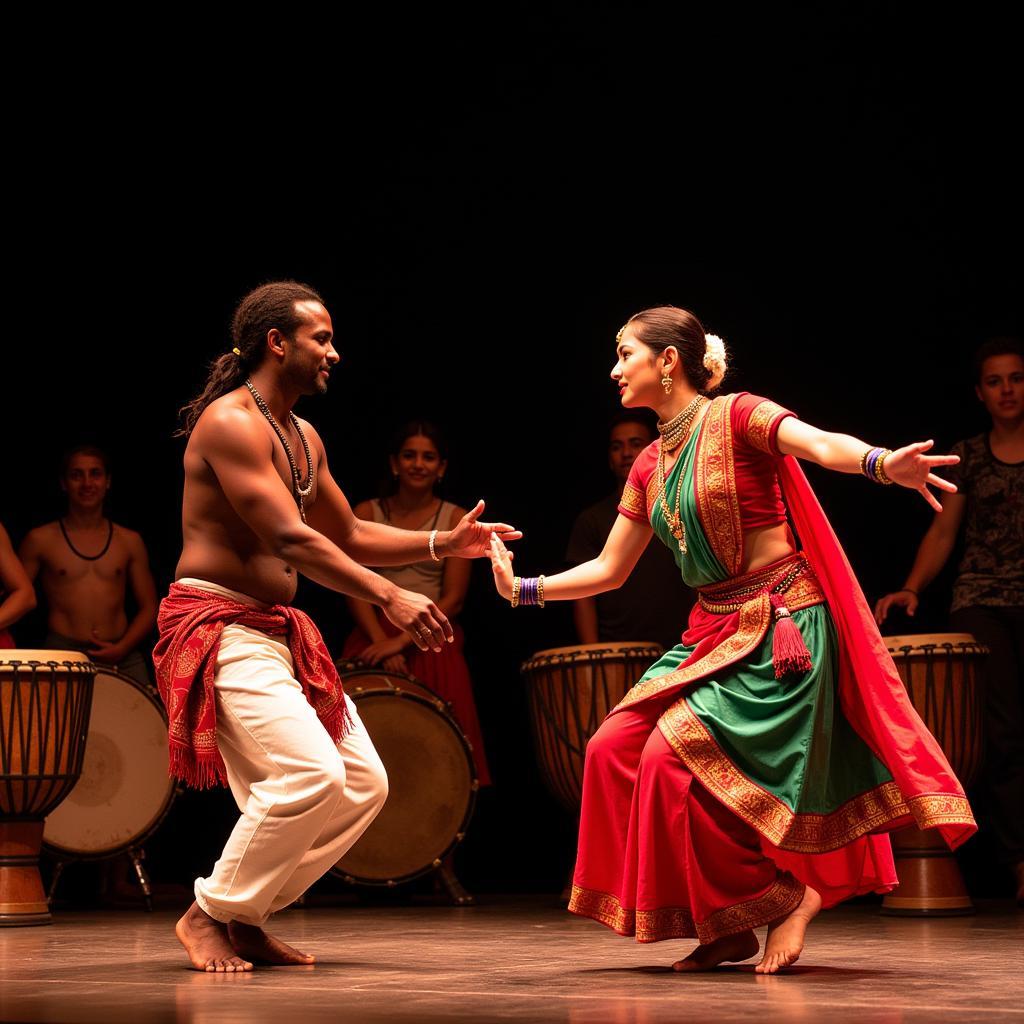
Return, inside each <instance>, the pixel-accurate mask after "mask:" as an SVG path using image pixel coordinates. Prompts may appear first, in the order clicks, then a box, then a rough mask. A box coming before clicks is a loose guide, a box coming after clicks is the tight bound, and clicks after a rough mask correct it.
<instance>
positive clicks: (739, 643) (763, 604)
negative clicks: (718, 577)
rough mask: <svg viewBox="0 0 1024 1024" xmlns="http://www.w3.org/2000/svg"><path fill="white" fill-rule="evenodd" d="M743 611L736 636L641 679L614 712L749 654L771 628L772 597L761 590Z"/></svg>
mask: <svg viewBox="0 0 1024 1024" xmlns="http://www.w3.org/2000/svg"><path fill="white" fill-rule="evenodd" d="M739 615H740V621H739V626H738V627H737V629H736V632H735V633H733V634H732V636H730V637H727V638H726V639H725V640H723V641H722V642H721V643H720V644H718V646H717V647H715V648H714V649H713V650H711V651H709V652H708V653H707V654H705V655H704V657H703V658H697V659H696V660H695V661H688V662H687V663H686V664H685V665H683V666H681V667H680V668H677V669H675V671H673V672H667V673H666V674H665V675H663V676H655V677H654V678H653V679H643V680H641V681H640V682H639V683H637V684H636V685H635V686H634V687H633V688H632V689H631V690H630V691H629V693H627V694H626V696H625V697H623V698H622V700H621V701H619V703H618V704H617V705H616V706H615V708H614V710H613V712H612V713H613V714H614V712H615V711H618V710H619V709H620V708H626V707H631V706H632V705H633V704H636V703H638V702H639V701H642V700H647V699H648V698H649V697H654V696H656V695H657V694H659V693H664V692H665V691H666V690H670V689H672V687H675V686H680V685H682V684H683V683H692V682H694V681H695V680H697V679H702V678H703V677H704V676H708V675H711V673H713V672H716V671H718V669H721V668H724V667H725V666H726V665H731V664H732V663H733V662H736V661H739V660H740V659H741V658H745V657H746V656H747V655H748V654H749V653H750V652H751V651H752V650H753V649H754V648H755V647H756V646H757V645H758V644H759V643H760V642H761V640H762V639H763V637H764V635H765V633H767V632H768V626H769V625H770V623H771V618H772V608H771V601H770V600H769V598H768V595H767V594H761V595H759V596H758V597H756V598H755V599H754V600H752V601H748V602H747V603H746V604H745V605H744V606H743V607H742V608H741V609H740V612H739Z"/></svg>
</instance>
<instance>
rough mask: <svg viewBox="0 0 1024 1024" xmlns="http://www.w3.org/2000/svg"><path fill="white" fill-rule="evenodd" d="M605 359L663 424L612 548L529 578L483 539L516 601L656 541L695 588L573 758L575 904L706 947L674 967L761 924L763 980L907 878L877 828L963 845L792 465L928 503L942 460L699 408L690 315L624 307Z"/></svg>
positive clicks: (946, 788) (779, 420) (731, 404)
mask: <svg viewBox="0 0 1024 1024" xmlns="http://www.w3.org/2000/svg"><path fill="white" fill-rule="evenodd" d="M617 342H618V346H617V356H618V361H617V362H616V364H615V367H614V369H613V370H612V373H611V376H612V380H614V381H615V383H616V385H617V386H618V388H619V393H620V396H621V401H622V404H623V405H624V406H637V405H646V406H650V407H651V408H653V409H654V410H655V411H656V412H657V413H658V414H659V418H660V420H661V422H660V423H659V431H660V433H661V437H660V439H659V440H656V441H655V442H654V443H653V444H651V445H650V447H648V448H646V449H645V450H644V452H643V453H642V454H641V455H640V456H638V457H637V459H636V461H635V462H634V463H633V468H632V471H631V473H630V479H629V482H628V483H627V485H626V488H625V490H624V492H623V495H622V502H621V504H620V505H619V513H620V514H619V517H618V519H617V520H616V522H615V524H614V526H613V527H612V530H611V533H610V534H609V536H608V541H607V543H606V544H605V547H604V550H603V551H602V552H601V554H600V555H599V556H598V557H597V558H595V559H593V560H592V561H590V562H585V563H584V564H583V565H580V566H577V567H576V568H574V569H570V570H569V571H567V572H563V573H559V574H558V575H557V576H551V577H548V578H546V579H545V578H544V577H540V578H539V579H521V578H520V577H514V576H513V574H512V565H511V557H510V555H509V554H508V552H507V551H506V549H505V547H504V545H503V544H502V543H501V542H500V541H498V540H495V539H493V538H492V542H491V545H492V553H491V562H492V566H493V569H494V577H495V582H496V585H497V587H498V591H499V593H501V594H502V596H504V597H506V598H508V599H510V600H511V601H512V604H513V605H517V604H542V603H543V602H544V600H545V599H547V600H552V599H555V600H574V599H577V598H580V597H584V596H587V595H591V594H597V593H600V592H602V591H604V590H608V589H611V588H613V587H617V586H620V585H621V583H622V581H623V580H624V579H625V578H626V577H627V576H628V575H629V573H630V571H631V570H632V568H633V566H634V565H635V564H636V561H637V559H638V558H639V556H640V553H641V552H642V551H643V550H644V548H645V546H646V545H647V543H648V541H649V540H650V537H651V533H652V530H653V532H654V533H655V534H656V535H657V537H658V539H659V540H661V541H662V542H663V543H665V544H667V545H668V547H669V549H670V550H671V551H672V553H673V554H674V556H675V558H676V561H677V563H678V565H679V568H680V570H681V572H682V575H683V579H684V580H685V581H686V583H687V584H689V585H690V586H692V587H694V588H695V589H696V590H697V592H698V597H699V601H698V604H697V605H695V606H694V608H693V611H692V612H691V615H690V620H689V628H688V629H687V630H686V632H685V633H684V634H683V637H682V643H681V644H680V645H678V646H677V647H675V648H673V649H672V650H671V651H668V652H667V653H666V654H665V655H664V656H663V657H662V658H660V659H659V660H658V661H657V662H655V664H654V665H652V666H651V668H650V669H648V671H647V672H646V673H645V674H644V676H643V677H642V678H641V679H640V681H639V682H638V683H637V684H636V685H635V686H634V687H633V688H632V690H630V692H629V693H628V694H627V695H626V697H625V698H624V699H623V700H622V701H621V703H620V704H619V705H618V707H616V708H615V709H614V710H613V711H612V713H611V714H610V715H609V716H608V717H607V718H606V719H605V721H604V723H603V724H602V726H601V727H600V729H599V730H598V731H597V733H596V734H595V735H594V737H593V739H591V741H590V743H589V745H588V747H587V756H586V768H585V773H584V783H583V806H582V811H581V821H580V842H579V852H578V856H577V861H576V874H575V879H574V885H573V892H572V899H571V901H570V904H569V909H570V910H572V911H574V912H575V913H578V914H583V915H585V916H587V917H592V918H594V919H596V920H598V921H600V922H602V923H603V924H606V925H608V926H609V927H611V928H613V929H614V930H615V931H617V932H619V933H620V934H622V935H635V936H636V938H637V939H638V940H639V941H640V942H655V941H658V940H661V939H669V938H679V937H684V936H685V937H696V938H697V939H698V940H699V942H700V945H698V946H697V948H696V949H695V950H694V951H693V952H692V953H691V954H690V955H689V956H687V957H686V958H685V959H684V960H680V961H678V962H676V963H675V964H674V965H673V966H674V968H675V969H676V970H679V971H694V970H707V969H709V968H712V967H715V966H717V965H718V964H721V963H724V962H726V961H740V960H746V959H749V958H750V957H752V956H754V955H755V954H756V953H757V952H758V949H759V943H758V939H757V937H756V936H755V934H754V929H755V928H757V927H759V926H762V925H767V926H768V936H767V943H766V948H765V952H764V955H763V957H762V959H761V961H760V963H759V964H758V966H757V971H758V972H759V973H764V974H772V973H775V972H776V971H778V970H779V969H780V968H782V967H786V966H788V965H790V964H792V963H794V962H795V961H796V959H797V958H798V957H799V955H800V952H801V950H802V948H803V942H804V933H805V932H806V929H807V925H808V923H809V922H810V921H811V919H812V918H813V917H814V915H815V914H816V913H817V912H818V911H819V910H820V909H821V907H822V906H823V905H824V906H830V905H832V904H835V903H838V902H839V901H840V900H843V899H846V898H847V897H849V896H853V895H855V894H857V893H864V892H869V891H872V890H874V891H887V890H889V889H891V888H893V887H894V886H895V885H896V884H897V879H896V875H895V871H894V870H893V859H892V851H891V847H890V844H889V839H888V836H887V835H885V834H884V833H886V832H888V831H891V830H893V829H896V828H901V827H903V826H905V825H908V824H915V823H916V824H917V826H918V827H920V828H938V829H939V831H940V833H941V834H942V835H943V837H944V838H945V839H946V841H947V842H948V843H949V844H950V845H951V846H957V845H959V844H960V843H961V842H963V841H964V840H965V839H966V838H967V837H968V836H969V835H971V834H972V833H973V832H974V830H975V825H974V819H973V817H972V816H971V811H970V807H969V806H968V804H967V801H966V799H965V798H964V795H963V790H962V789H961V787H960V785H959V783H958V782H957V780H956V778H955V777H954V775H953V773H952V771H951V769H950V767H949V765H948V764H947V762H946V760H945V758H944V756H943V754H942V752H941V750H940V749H939V747H938V745H937V744H936V742H935V740H934V739H933V738H932V737H931V735H930V734H929V733H928V732H927V730H926V729H925V727H924V725H923V723H922V722H921V720H920V718H919V717H918V716H917V714H916V713H915V712H914V710H913V708H912V707H911V706H910V703H909V701H908V699H907V697H906V692H905V690H904V688H903V686H902V684H901V682H900V680H899V678H898V676H897V675H896V672H895V668H894V666H893V663H892V660H891V658H890V657H889V656H888V654H887V652H886V649H885V645H884V644H883V643H882V641H881V638H880V637H879V634H878V629H877V627H876V626H875V623H874V620H873V619H872V616H871V613H870V611H869V609H868V607H867V605H866V603H865V601H864V597H863V595H862V594H861V591H860V589H859V587H858V585H857V582H856V580H855V579H854V577H853V574H852V571H851V570H850V566H849V563H848V562H847V561H846V558H845V556H844V555H843V552H842V549H841V548H840V546H839V543H838V541H837V540H836V538H835V535H834V534H833V533H832V530H831V528H830V526H829V524H828V521H827V520H826V519H825V516H824V514H823V512H822V511H821V508H820V506H819V505H818V503H817V501H816V499H815V497H814V495H813V493H812V491H811V489H810V487H809V486H808V484H807V481H806V479H805V478H804V476H803V474H802V472H801V470H800V468H799V466H798V464H797V463H796V460H795V459H793V458H790V456H798V457H800V458H804V459H809V460H810V461H812V462H817V463H818V464H819V465H822V466H826V467H827V468H829V469H835V470H838V471H840V472H846V473H856V472H858V471H860V472H863V473H864V474H865V475H866V476H868V477H869V478H870V479H872V480H873V481H875V482H877V483H897V484H900V485H901V486H904V487H908V488H911V489H912V490H916V491H918V492H919V493H920V494H921V496H922V497H923V498H924V499H925V500H926V501H927V502H928V503H929V504H930V505H932V507H934V508H935V509H936V510H938V509H939V508H940V506H939V503H938V501H937V500H936V498H935V496H934V495H933V494H932V493H931V492H930V491H929V489H928V485H929V484H931V485H932V486H934V487H937V488H939V489H941V490H946V491H949V490H953V489H954V488H953V486H952V485H951V484H948V483H947V482H945V481H944V480H941V479H940V478H939V477H937V476H935V475H934V474H933V472H932V470H933V469H934V468H935V467H937V466H943V465H951V464H953V463H954V462H956V458H955V457H951V456H933V455H926V454H925V452H927V451H928V450H929V449H930V448H931V446H932V442H931V441H925V442H921V443H918V444H912V445H908V446H907V447H905V448H900V449H899V450H898V451H895V452H890V451H888V450H884V449H880V448H870V447H869V446H868V445H866V444H864V443H863V442H862V441H858V440H856V439H855V438H853V437H849V436H847V435H843V434H832V433H826V432H824V431H821V430H818V429H816V428H815V427H812V426H810V425H809V424H807V423H803V422H801V421H800V420H798V419H797V418H796V417H795V416H794V415H793V414H792V413H791V412H788V411H787V410H785V409H782V408H780V407H779V406H777V405H775V404H774V403H773V402H769V401H766V400H765V399H762V398H757V397H755V396H753V395H750V394H734V395H725V396H721V397H718V398H714V399H712V400H709V399H708V398H707V397H706V395H707V393H708V392H711V391H713V390H714V389H715V388H717V386H718V385H719V384H720V383H721V380H722V378H723V376H724V374H725V369H726V361H725V359H726V357H725V348H724V345H723V344H722V342H721V340H720V339H718V338H716V337H714V336H713V335H705V333H704V329H703V327H702V326H701V324H700V322H699V321H698V319H697V318H696V317H695V316H694V315H693V314H692V313H689V312H687V311H686V310H682V309H677V308H675V307H673V306H662V307H658V308H655V309H649V310H645V311H644V312H642V313H638V314H636V315H635V316H634V317H632V318H631V319H630V320H629V322H628V323H627V324H626V325H625V327H624V328H623V329H622V330H621V331H620V332H619V335H618V338H617ZM780 485H781V490H780ZM783 494H785V504H783V501H782V495H783ZM787 512H788V514H789V516H790V517H791V519H792V524H793V527H794V528H795V531H796V533H795V535H794V532H793V530H792V529H791V528H790V525H789V523H788V522H787ZM798 539H799V542H798ZM657 599H658V597H657V595H656V594H654V595H651V600H657Z"/></svg>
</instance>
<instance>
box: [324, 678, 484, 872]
mask: <svg viewBox="0 0 1024 1024" xmlns="http://www.w3.org/2000/svg"><path fill="white" fill-rule="evenodd" d="M342 681H343V683H344V686H345V692H346V693H347V694H348V695H349V696H350V697H351V698H352V700H353V701H354V702H355V704H356V707H357V708H358V711H359V717H360V718H361V719H362V722H363V724H364V725H365V726H366V730H367V732H368V733H369V734H370V738H371V739H372V740H373V745H374V747H376V749H377V753H378V754H379V755H380V759H381V761H383V762H384V767H385V769H386V770H387V773H388V798H387V802H386V803H385V804H384V807H383V809H382V810H381V812H380V814H378V815H377V817H376V818H374V820H373V823H372V824H371V825H370V827H369V828H368V829H367V830H366V832H365V833H364V834H363V835H362V836H361V837H360V839H359V841H358V842H357V843H356V844H355V846H353V847H352V849H351V850H349V851H348V853H346V854H345V856H344V857H342V858H341V860H339V861H338V863H337V864H335V866H334V867H333V868H332V869H331V871H332V872H333V873H334V874H336V875H340V876H341V877H342V878H343V879H344V880H345V881H346V882H350V883H352V884H361V885H384V886H396V885H398V884H399V883H401V882H408V881H411V880H412V879H414V878H418V877H419V876H420V875H424V874H426V873H427V872H429V871H434V870H436V869H439V868H440V867H441V866H442V862H443V860H444V858H445V857H447V855H448V854H449V853H450V852H451V851H452V850H453V849H454V848H455V847H456V846H457V845H458V844H459V843H460V842H461V841H462V840H463V838H464V837H465V834H466V828H467V826H468V825H469V820H470V818H471V817H472V815H473V808H474V805H475V803H476V793H477V789H478V788H479V783H478V781H477V778H476V774H475V771H474V768H473V755H472V753H471V751H470V746H469V743H468V742H467V740H466V737H465V736H464V735H463V734H462V730H461V729H460V728H459V726H458V724H457V723H456V721H455V719H454V718H453V717H452V716H451V714H450V713H449V711H448V706H447V705H446V704H445V702H444V701H443V700H441V699H440V698H439V697H438V696H437V694H435V693H434V692H433V691H432V690H430V689H428V688H427V687H426V686H424V685H423V684H422V683H420V682H418V681H417V680H415V679H413V678H412V677H411V676H404V675H399V674H397V673H394V672H386V671H384V670H383V669H380V668H367V669H356V670H355V671H351V672H343V673H342Z"/></svg>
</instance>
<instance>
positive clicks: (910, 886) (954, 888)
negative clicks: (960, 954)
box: [882, 633, 988, 917]
mask: <svg viewBox="0 0 1024 1024" xmlns="http://www.w3.org/2000/svg"><path fill="white" fill-rule="evenodd" d="M882 639H883V640H884V641H885V644H886V647H888V649H889V653H890V654H891V655H892V657H893V661H895V663H896V671H897V672H899V674H900V678H901V679H902V680H903V684H904V685H905V686H906V688H907V693H908V694H909V695H910V701H911V703H912V704H913V705H914V708H915V709H916V710H917V713H918V714H919V715H920V716H921V718H923V719H924V724H925V725H926V726H927V727H928V730H929V731H930V732H931V734H932V735H933V736H934V737H935V739H936V740H937V741H938V743H939V746H941V747H942V750H943V752H944V753H945V755H946V757H947V758H948V759H949V763H950V766H951V767H952V769H953V771H954V772H955V773H956V776H957V778H958V779H959V780H960V783H961V785H963V787H964V789H967V787H968V786H970V784H971V783H972V782H973V781H974V779H975V778H976V776H977V774H978V769H979V767H980V766H981V755H982V707H983V705H984V697H985V695H984V692H983V688H982V681H981V677H980V674H979V669H980V667H981V663H982V659H983V658H984V657H985V656H986V655H987V654H988V649H987V648H985V647H983V646H982V645H981V644H979V643H977V642H976V641H975V639H974V637H973V636H971V634H970V633H934V634H920V635H913V634H912V635H908V636H887V637H883V638H882ZM892 845H893V855H894V857H895V859H896V872H897V874H898V875H899V879H900V884H899V888H898V889H896V891H895V892H894V893H891V894H890V895H888V896H886V897H885V899H884V900H883V901H882V912H883V913H885V914H897V915H906V916H915V917H923V916H935V917H938V916H949V915H959V914H973V913H974V906H973V904H972V903H971V899H970V897H969V896H968V894H967V888H966V886H965V885H964V881H963V878H962V876H961V874H960V869H959V868H958V867H957V863H956V859H955V858H954V856H953V854H952V852H951V851H950V849H949V848H948V847H947V846H946V844H945V842H943V840H942V838H941V836H939V834H938V833H937V832H936V831H935V830H934V829H929V830H928V831H921V830H920V829H917V828H906V829H902V830H901V831H899V832H895V833H893V837H892Z"/></svg>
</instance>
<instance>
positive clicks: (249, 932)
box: [228, 921, 316, 967]
mask: <svg viewBox="0 0 1024 1024" xmlns="http://www.w3.org/2000/svg"><path fill="white" fill-rule="evenodd" d="M228 938H229V939H230V940H231V945H232V946H233V947H234V950H235V952H236V953H237V954H238V955H239V956H242V957H245V958H246V959H248V960H252V961H253V962H254V963H259V964H272V965H274V966H275V967H293V966H296V965H300V964H314V963H316V957H315V956H310V955H309V953H300V952H299V951H298V950H297V949H293V948H292V947H291V946H289V945H288V943H287V942H282V941H281V940H280V939H275V938H274V936H273V935H268V934H267V933H266V932H265V931H264V930H263V929H262V928H257V927H256V926H255V925H251V924H242V923H241V922H239V921H232V922H231V924H229V925H228Z"/></svg>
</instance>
